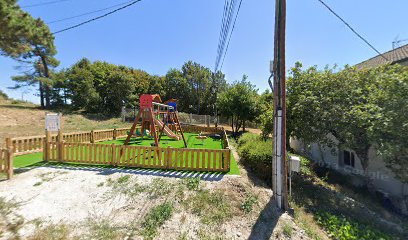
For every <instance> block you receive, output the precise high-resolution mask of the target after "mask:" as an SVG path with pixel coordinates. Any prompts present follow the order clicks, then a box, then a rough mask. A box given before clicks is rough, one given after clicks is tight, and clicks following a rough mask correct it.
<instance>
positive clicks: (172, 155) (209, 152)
mask: <svg viewBox="0 0 408 240" xmlns="http://www.w3.org/2000/svg"><path fill="white" fill-rule="evenodd" d="M183 130H184V131H185V132H193V133H194V132H195V133H199V132H205V133H216V134H219V135H220V136H221V137H222V139H223V140H222V142H221V143H222V148H223V149H217V150H214V149H188V148H171V147H169V148H160V147H145V146H123V145H106V144H95V143H96V142H101V141H107V140H115V139H117V138H123V137H126V136H127V132H128V131H129V129H128V128H119V129H104V130H92V131H90V132H72V133H64V134H63V137H62V141H60V139H58V135H57V134H53V135H49V137H48V142H46V136H31V137H17V138H7V139H6V148H5V149H0V173H1V172H5V173H7V176H8V178H11V177H12V175H13V156H14V155H22V154H27V153H32V152H40V151H43V152H44V160H46V161H61V162H73V163H89V164H107V165H112V166H129V167H141V168H159V169H173V170H191V171H211V172H228V171H229V170H230V162H231V151H230V149H229V142H228V137H227V134H226V132H225V130H224V128H222V127H217V128H215V127H202V126H193V125H186V126H183Z"/></svg>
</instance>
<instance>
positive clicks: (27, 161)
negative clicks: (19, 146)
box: [13, 152, 43, 168]
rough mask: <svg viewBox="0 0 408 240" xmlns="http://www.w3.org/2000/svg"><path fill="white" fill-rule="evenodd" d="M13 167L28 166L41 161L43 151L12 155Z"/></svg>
mask: <svg viewBox="0 0 408 240" xmlns="http://www.w3.org/2000/svg"><path fill="white" fill-rule="evenodd" d="M13 160H14V164H13V166H14V168H22V167H29V166H31V165H35V164H37V163H39V162H42V161H43V153H42V152H38V153H30V154H25V155H20V156H14V158H13Z"/></svg>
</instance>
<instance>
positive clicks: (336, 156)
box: [290, 139, 408, 198]
mask: <svg viewBox="0 0 408 240" xmlns="http://www.w3.org/2000/svg"><path fill="white" fill-rule="evenodd" d="M290 146H291V147H292V148H293V149H294V150H295V151H296V152H298V153H300V154H303V155H307V156H309V157H310V158H311V159H312V160H313V161H315V162H316V163H318V164H322V165H325V166H327V167H329V168H331V169H333V170H336V171H339V172H341V173H343V174H347V175H349V176H351V177H352V182H353V184H354V185H357V186H358V185H363V184H365V176H366V175H368V176H369V177H370V179H371V184H372V187H373V188H374V189H376V190H380V191H381V192H384V193H387V194H389V195H391V196H396V197H403V198H405V197H408V184H403V183H402V182H400V181H399V180H397V179H395V175H394V173H393V172H392V171H391V170H390V169H388V168H387V167H386V166H385V162H384V161H383V159H382V158H381V157H380V156H378V155H377V154H376V151H375V149H374V148H371V149H370V150H369V154H368V156H369V167H368V168H367V171H366V172H364V170H363V167H362V165H361V162H360V159H359V158H358V156H356V155H355V166H354V167H350V166H344V164H343V163H342V161H343V159H342V156H341V154H342V151H339V149H338V148H334V149H330V148H329V147H326V146H321V145H319V144H311V145H310V146H306V145H304V144H303V143H302V142H301V141H299V140H296V139H291V141H290ZM345 150H348V149H345ZM348 151H351V150H348ZM351 152H353V151H351Z"/></svg>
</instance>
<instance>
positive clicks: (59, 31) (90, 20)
mask: <svg viewBox="0 0 408 240" xmlns="http://www.w3.org/2000/svg"><path fill="white" fill-rule="evenodd" d="M140 1H142V0H135V1H132V2H131V3H129V4H126V5H125V6H123V7H120V8H117V9H115V10H113V11H110V12H108V13H105V14H103V15H100V16H98V17H95V18H91V19H89V20H86V21H84V22H81V23H78V24H76V25H73V26H71V27H67V28H64V29H61V30H58V31H56V32H53V33H52V34H58V33H61V32H65V31H68V30H71V29H74V28H77V27H79V26H82V25H84V24H87V23H90V22H93V21H96V20H98V19H101V18H104V17H106V16H109V15H111V14H113V13H115V12H117V11H120V10H123V9H125V8H128V7H130V6H132V5H134V4H136V3H138V2H140Z"/></svg>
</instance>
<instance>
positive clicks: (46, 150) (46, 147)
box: [43, 130, 51, 162]
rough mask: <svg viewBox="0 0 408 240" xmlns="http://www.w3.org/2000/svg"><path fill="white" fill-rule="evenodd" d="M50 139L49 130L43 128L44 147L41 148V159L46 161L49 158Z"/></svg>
mask: <svg viewBox="0 0 408 240" xmlns="http://www.w3.org/2000/svg"><path fill="white" fill-rule="evenodd" d="M50 140H51V134H50V132H49V131H47V130H45V139H44V149H43V160H44V161H45V162H47V161H48V160H50V151H51V149H50Z"/></svg>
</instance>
